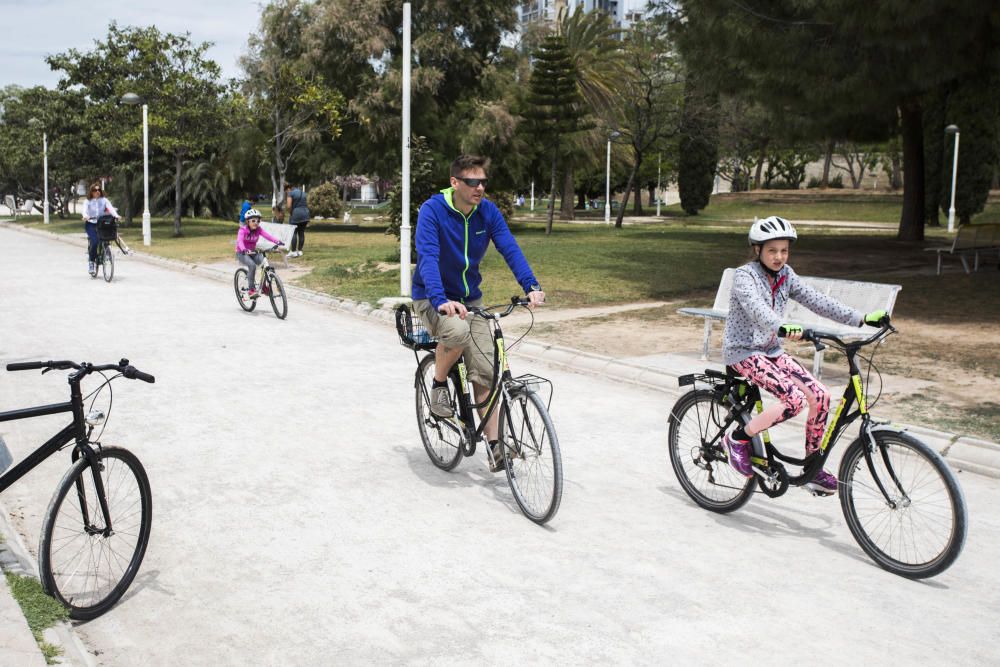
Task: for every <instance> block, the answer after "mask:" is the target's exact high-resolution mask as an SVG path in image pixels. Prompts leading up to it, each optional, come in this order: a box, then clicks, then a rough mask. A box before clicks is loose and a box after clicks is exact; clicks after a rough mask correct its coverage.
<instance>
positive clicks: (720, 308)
mask: <svg viewBox="0 0 1000 667" xmlns="http://www.w3.org/2000/svg"><path fill="white" fill-rule="evenodd" d="M735 275H736V269H726V270H725V271H723V272H722V281H721V282H720V283H719V291H718V292H716V293H715V303H714V304H712V307H711V308H681V309H679V310H678V311H677V312H679V313H682V314H684V315H694V316H696V317H703V318H705V339H704V341H703V342H702V356H701V358H702V360H703V361H707V360H708V347H709V342H710V341H711V339H712V324H713V323H714V322H716V321H723V322H724V321H725V320H726V318H727V317H728V316H729V296H730V293H731V292H732V290H733V278H734V276H735ZM799 277H800V278H802V280H804V281H805V282H806V283H808V284H809V286H810V287H812V288H813V289H816V290H817V291H819V292H822V293H823V294H826V295H827V296H830V297H833V298H834V299H836V300H837V301H840V302H841V303H844V304H847V305H848V306H850V307H851V308H854V309H855V310H858V311H860V312H862V313H870V312H872V311H873V310H884V311H886V312H887V313H890V314H891V313H892V309H893V306H895V305H896V294H898V293H899V290H901V289H902V287H901V286H900V285H888V284H884V283H864V282H859V281H856V280H838V279H835V278H816V277H812V276H799ZM785 320H786V321H788V322H794V323H795V324H801V325H802V327H803V328H805V329H819V330H820V331H825V332H827V333H831V334H833V335H835V336H838V337H840V338H855V339H857V338H867V337H868V336H870V335H871V334H872V333H874V329H872V328H871V327H867V326H860V327H851V326H847V325H845V324H841V323H840V322H834V321H833V320H829V319H827V318H825V317H821V316H819V315H817V314H816V313H814V312H812V311H811V310H809V309H808V308H806V307H805V306H803V305H802V304H800V303H798V302H797V301H790V302H789V304H788V308H787V310H786V311H785ZM822 373H823V351H822V350H817V351H816V353H815V355H814V356H813V375H815V376H816V377H817V378H819V377H821V376H822Z"/></svg>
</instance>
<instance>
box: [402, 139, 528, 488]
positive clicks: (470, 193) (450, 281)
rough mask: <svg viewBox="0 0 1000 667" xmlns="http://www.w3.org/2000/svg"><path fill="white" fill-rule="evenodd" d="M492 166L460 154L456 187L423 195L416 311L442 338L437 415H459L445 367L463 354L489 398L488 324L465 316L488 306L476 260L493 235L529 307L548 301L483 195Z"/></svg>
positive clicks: (492, 438)
mask: <svg viewBox="0 0 1000 667" xmlns="http://www.w3.org/2000/svg"><path fill="white" fill-rule="evenodd" d="M488 165H489V162H488V160H487V159H486V158H483V157H480V156H477V155H460V156H458V157H457V158H456V159H455V161H454V162H452V163H451V169H450V175H451V178H450V181H451V187H449V188H445V189H444V190H442V191H441V192H440V193H439V194H436V195H434V196H432V197H431V198H430V199H428V200H427V201H425V202H424V203H423V205H421V207H420V214H419V215H418V217H417V230H416V249H417V267H416V271H415V272H414V274H413V292H412V296H413V310H414V312H416V314H417V315H419V316H420V319H421V321H422V322H423V323H424V325H425V326H426V327H427V329H428V331H430V333H431V335H433V336H436V337H437V339H438V347H437V351H436V353H435V363H434V386H433V389H432V390H431V405H430V409H431V412H432V413H434V414H435V415H437V416H438V417H451V416H452V415H453V414H454V410H453V408H452V404H451V396H450V395H449V392H448V383H447V379H448V371H450V370H451V367H452V366H453V365H454V364H455V363H456V362H457V361H458V358H459V357H460V356H462V355H463V354H464V355H465V363H466V365H467V367H468V369H469V379H470V380H471V381H472V384H473V387H474V388H475V392H476V401H477V402H483V401H484V400H485V398H486V396H487V395H488V394H489V390H490V385H491V384H492V383H493V336H492V334H491V332H490V328H489V326H488V323H487V322H486V320H484V319H482V318H478V317H466V316H467V314H468V309H469V308H470V307H481V306H482V305H483V302H482V294H483V293H482V290H480V283H481V282H482V275H481V274H480V272H479V263H480V262H481V261H482V259H483V256H484V255H485V254H486V250H487V249H488V248H489V243H490V241H492V242H493V245H494V246H496V249H497V250H498V251H499V252H500V254H501V255H502V256H503V258H504V260H505V261H506V262H507V266H508V267H510V270H511V272H512V273H513V274H514V277H515V278H516V279H517V282H518V284H519V285H520V286H521V287H522V288H523V289H524V292H525V294H527V296H528V300H529V301H530V302H531V303H530V307H532V308H534V307H535V306H537V305H539V304H542V303H544V302H545V292H543V291H542V288H541V287H540V286H539V284H538V280H537V279H536V278H535V275H534V273H532V271H531V267H530V266H529V265H528V261H527V259H525V257H524V253H522V252H521V248H520V247H519V246H518V245H517V241H516V240H515V239H514V235H513V234H511V232H510V229H508V228H507V222H506V221H505V220H504V218H503V215H502V214H501V213H500V210H499V209H498V208H497V207H496V206H495V205H494V204H493V203H492V202H491V201H489V200H488V199H485V198H484V196H483V195H484V194H485V192H486V183H487V178H486V168H487V166H488ZM480 414H482V410H481V411H480ZM497 416H498V412H497V411H494V412H493V414H492V415H491V417H490V420H489V422H487V424H486V427H485V428H484V433H485V435H486V439H487V441H488V442H489V443H490V448H491V449H492V450H494V451H493V454H494V456H493V459H492V460H494V461H499V462H500V465H498V466H495V469H493V470H492V471H493V472H498V471H500V470H503V465H502V460H501V457H500V456H498V451H497V450H496V446H497Z"/></svg>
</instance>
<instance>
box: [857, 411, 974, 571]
mask: <svg viewBox="0 0 1000 667" xmlns="http://www.w3.org/2000/svg"><path fill="white" fill-rule="evenodd" d="M873 436H874V437H875V442H876V444H877V446H876V448H875V450H874V451H873V452H872V453H871V462H872V466H871V467H869V465H868V457H866V456H865V452H866V450H867V444H866V443H865V440H864V437H863V436H862V437H860V438H858V439H857V440H855V441H854V442H852V443H851V444H850V445H849V446H848V448H847V451H846V452H845V453H844V458H843V460H842V461H841V462H840V506H841V509H843V511H844V517H845V518H846V519H847V527H848V528H850V530H851V534H852V535H854V539H856V540H857V541H858V544H860V545H861V548H862V549H864V551H865V553H867V554H868V555H869V556H870V557H871V558H872V560H874V561H875V562H876V563H878V564H879V565H880V566H881V567H883V568H885V569H886V570H889V571H890V572H893V573H895V574H898V575H900V576H903V577H908V578H910V579H923V578H925V577H932V576H934V575H936V574H940V573H941V572H943V571H944V570H946V569H947V568H948V567H949V566H951V564H952V563H954V562H955V559H956V558H958V555H959V554H960V553H961V552H962V547H963V545H964V544H965V534H966V526H967V523H968V517H967V514H966V508H965V497H964V496H963V495H962V489H961V487H959V485H958V481H957V480H956V479H955V475H954V473H952V471H951V469H950V468H949V467H948V464H947V463H945V462H944V459H942V458H941V456H940V455H939V454H938V453H937V452H935V451H934V450H933V449H931V448H930V447H928V446H927V445H925V444H924V443H922V442H920V441H919V440H917V439H916V438H914V437H913V436H911V435H909V434H907V433H902V432H899V431H883V430H879V431H875V432H874V433H873ZM872 469H874V476H873V471H872ZM894 476H895V479H896V480H898V484H897V483H896V482H895V481H894V480H893V477H894ZM876 479H877V480H878V481H879V482H881V484H882V486H883V487H884V488H885V490H886V492H887V494H888V496H889V497H888V499H887V498H886V496H885V495H884V494H883V493H882V491H880V490H879V487H878V483H877V482H876Z"/></svg>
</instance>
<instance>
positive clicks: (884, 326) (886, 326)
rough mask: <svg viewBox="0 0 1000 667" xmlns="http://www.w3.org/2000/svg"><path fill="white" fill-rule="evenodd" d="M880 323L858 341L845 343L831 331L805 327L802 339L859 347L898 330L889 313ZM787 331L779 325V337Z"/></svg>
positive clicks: (817, 343) (815, 342) (818, 342)
mask: <svg viewBox="0 0 1000 667" xmlns="http://www.w3.org/2000/svg"><path fill="white" fill-rule="evenodd" d="M880 325H881V326H880V327H879V329H878V331H876V332H875V333H874V334H872V335H871V336H870V337H869V338H866V339H864V340H860V341H857V342H854V343H845V342H844V341H843V340H841V339H840V338H838V337H837V336H834V335H833V334H831V333H826V332H824V331H818V330H816V329H803V330H802V340H807V341H809V342H810V343H813V344H814V345H819V344H820V341H824V340H826V341H829V342H831V343H834V344H835V345H839V346H840V347H847V346H849V345H854V346H857V347H864V346H865V345H871V344H872V343H874V342H875V341H877V340H878V339H880V338H882V337H883V336H885V334H886V333H888V332H890V331H893V332H895V331H896V327H894V326H892V323H891V322H890V319H889V316H888V315H886V316H885V317H884V318H882V321H881V322H880ZM787 333H788V331H787V330H786V329H785V326H784V325H782V326H780V327H778V338H784V337H785V335H786V334H787Z"/></svg>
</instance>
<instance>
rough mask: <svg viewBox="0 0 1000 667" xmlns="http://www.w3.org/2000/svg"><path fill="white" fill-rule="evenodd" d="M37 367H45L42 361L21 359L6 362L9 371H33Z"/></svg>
mask: <svg viewBox="0 0 1000 667" xmlns="http://www.w3.org/2000/svg"><path fill="white" fill-rule="evenodd" d="M39 368H45V362H44V361H21V362H18V363H15V364H7V370H9V371H34V370H38V369H39Z"/></svg>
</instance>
